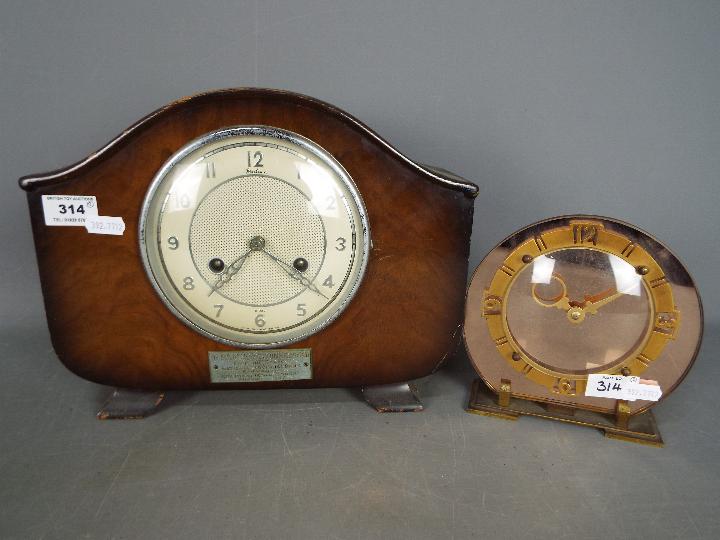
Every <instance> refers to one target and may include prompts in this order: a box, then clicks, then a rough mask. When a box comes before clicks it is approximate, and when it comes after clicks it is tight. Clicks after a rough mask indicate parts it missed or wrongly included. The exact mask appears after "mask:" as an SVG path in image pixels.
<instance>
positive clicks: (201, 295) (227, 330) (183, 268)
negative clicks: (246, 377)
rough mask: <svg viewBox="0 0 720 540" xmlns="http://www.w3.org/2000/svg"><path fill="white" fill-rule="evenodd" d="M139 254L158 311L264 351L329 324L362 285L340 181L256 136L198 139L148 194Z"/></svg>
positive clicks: (347, 194)
mask: <svg viewBox="0 0 720 540" xmlns="http://www.w3.org/2000/svg"><path fill="white" fill-rule="evenodd" d="M140 242H141V252H142V255H143V259H144V263H145V267H146V270H147V272H148V275H149V277H150V280H151V282H152V283H153V286H154V287H155V288H156V290H157V291H158V293H159V294H160V296H161V298H162V299H163V301H164V302H165V303H166V304H167V305H168V307H170V309H171V310H172V311H173V312H174V313H175V314H176V315H177V316H178V317H179V318H180V319H181V320H182V321H183V322H185V323H186V324H189V325H190V326H191V327H192V328H194V329H196V330H197V331H199V332H201V333H203V334H205V335H207V336H209V337H211V338H213V339H216V340H218V341H223V342H228V343H231V344H236V345H242V346H247V347H272V346H276V345H279V344H285V343H291V342H294V341H299V340H301V339H304V338H306V337H308V336H309V335H311V334H313V333H315V332H317V331H318V330H320V329H321V328H323V327H325V326H326V325H327V324H329V323H330V322H331V321H332V320H333V319H335V318H336V317H337V316H338V315H339V314H340V313H341V312H342V310H343V309H344V308H345V307H346V306H347V305H348V303H349V302H350V301H351V299H352V298H353V296H354V294H355V293H356V291H357V289H358V286H359V285H360V282H361V280H362V277H363V274H364V271H365V266H366V263H367V257H368V251H369V245H370V233H369V227H368V223H367V217H366V212H365V207H364V205H363V202H362V199H361V197H360V195H359V193H358V191H357V189H356V187H355V185H354V183H353V181H352V179H351V178H350V176H349V175H348V173H347V172H346V171H345V170H344V169H343V167H342V166H341V165H340V164H339V163H338V162H337V161H336V160H335V159H334V158H333V157H332V156H331V155H330V154H329V153H328V152H326V151H325V150H323V149H322V148H321V147H319V146H318V145H316V144H315V143H313V142H312V141H310V140H308V139H305V138H304V137H302V136H300V135H298V134H296V133H292V132H288V131H285V130H281V129H277V128H272V127H266V126H242V127H234V128H228V129H223V130H220V131H215V132H212V133H209V134H207V135H205V136H203V137H201V138H200V139H197V140H195V141H193V142H191V143H189V144H188V145H187V146H185V147H183V148H182V149H181V150H179V151H178V152H177V153H176V154H175V155H174V156H172V157H171V158H170V160H169V161H168V162H167V163H166V164H165V165H164V166H163V168H162V169H161V170H160V171H159V172H158V174H157V175H156V177H155V179H154V180H153V182H152V184H151V186H150V189H149V190H148V193H147V196H146V198H145V202H144V204H143V211H142V216H141V222H140Z"/></svg>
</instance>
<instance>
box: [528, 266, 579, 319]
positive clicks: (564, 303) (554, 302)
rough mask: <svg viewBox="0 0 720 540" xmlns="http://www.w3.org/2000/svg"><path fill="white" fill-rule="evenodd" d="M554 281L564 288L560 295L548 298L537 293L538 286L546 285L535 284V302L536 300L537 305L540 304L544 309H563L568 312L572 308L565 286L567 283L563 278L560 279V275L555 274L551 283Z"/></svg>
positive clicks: (533, 290) (533, 295)
mask: <svg viewBox="0 0 720 540" xmlns="http://www.w3.org/2000/svg"><path fill="white" fill-rule="evenodd" d="M552 280H555V281H557V282H558V283H560V286H561V287H562V290H561V291H560V294H558V295H556V296H553V297H552V298H546V297H544V296H542V295H541V294H539V293H538V292H537V286H538V285H544V284H542V283H533V286H532V297H533V300H535V302H536V303H538V304H540V305H541V306H542V307H547V308H550V307H554V308H557V309H561V310H563V311H568V310H570V309H571V308H572V306H571V305H570V299H569V298H568V295H567V285H565V281H563V279H562V277H560V275H559V274H553V275H552V276H551V278H550V281H551V282H552Z"/></svg>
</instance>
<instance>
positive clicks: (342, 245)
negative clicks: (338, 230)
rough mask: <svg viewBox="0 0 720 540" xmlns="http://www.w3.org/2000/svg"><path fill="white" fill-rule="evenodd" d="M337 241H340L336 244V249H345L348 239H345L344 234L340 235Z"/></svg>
mask: <svg viewBox="0 0 720 540" xmlns="http://www.w3.org/2000/svg"><path fill="white" fill-rule="evenodd" d="M336 242H337V243H338V245H337V246H335V249H337V250H338V251H345V244H346V243H347V240H345V239H344V238H343V237H342V236H341V237H339V238H338V239H337V240H336Z"/></svg>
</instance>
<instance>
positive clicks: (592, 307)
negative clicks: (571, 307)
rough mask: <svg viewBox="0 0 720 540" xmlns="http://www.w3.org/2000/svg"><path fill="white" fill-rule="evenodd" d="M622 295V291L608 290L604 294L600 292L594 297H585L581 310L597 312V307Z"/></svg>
mask: <svg viewBox="0 0 720 540" xmlns="http://www.w3.org/2000/svg"><path fill="white" fill-rule="evenodd" d="M622 295H623V293H621V292H619V291H615V292H612V291H609V292H608V293H605V294H600V295H597V296H595V297H585V305H584V306H583V308H582V309H583V310H584V311H585V312H586V313H593V314H595V313H597V312H598V309H599V308H601V307H602V306H604V305H605V304H609V303H610V302H612V301H613V300H616V299H618V298H620V297H621V296H622Z"/></svg>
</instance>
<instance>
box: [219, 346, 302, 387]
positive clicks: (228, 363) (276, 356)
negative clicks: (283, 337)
mask: <svg viewBox="0 0 720 540" xmlns="http://www.w3.org/2000/svg"><path fill="white" fill-rule="evenodd" d="M208 361H209V363H210V382H213V383H235V382H263V381H296V380H301V379H312V352H311V349H285V350H270V351H222V352H219V351H209V352H208Z"/></svg>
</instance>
